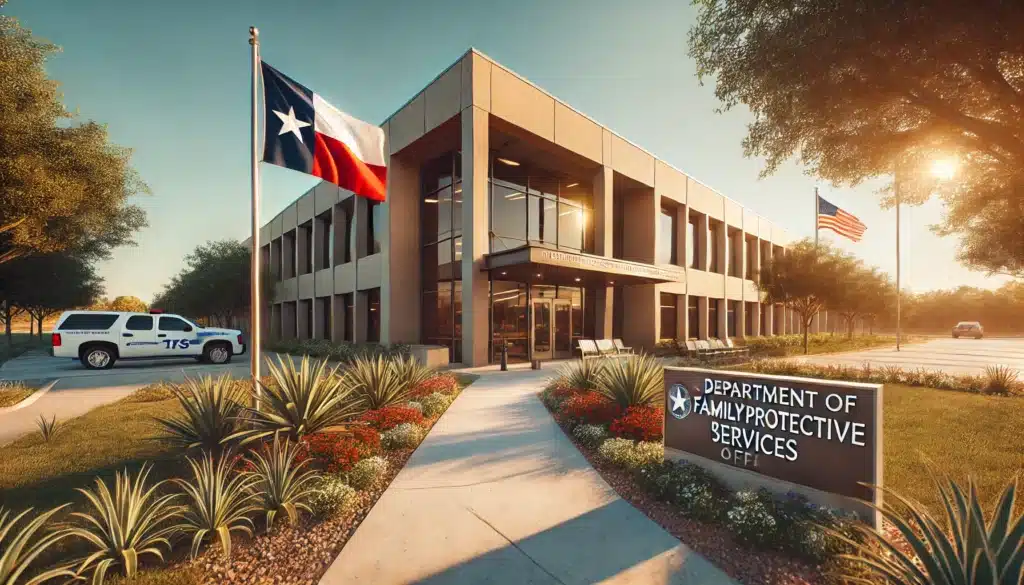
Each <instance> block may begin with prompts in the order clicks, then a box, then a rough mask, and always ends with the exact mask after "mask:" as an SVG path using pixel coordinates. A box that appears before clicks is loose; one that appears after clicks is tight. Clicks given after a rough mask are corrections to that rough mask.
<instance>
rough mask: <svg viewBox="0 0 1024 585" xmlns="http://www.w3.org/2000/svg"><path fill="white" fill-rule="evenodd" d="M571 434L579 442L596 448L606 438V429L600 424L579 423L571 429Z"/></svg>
mask: <svg viewBox="0 0 1024 585" xmlns="http://www.w3.org/2000/svg"><path fill="white" fill-rule="evenodd" d="M572 435H573V436H574V437H576V439H577V440H579V442H580V443H582V444H584V445H586V446H587V447H590V448H591V449H596V448H598V447H600V446H601V443H604V441H605V439H607V438H608V429H606V428H604V427H602V426H600V425H579V426H577V427H576V428H574V429H573V430H572Z"/></svg>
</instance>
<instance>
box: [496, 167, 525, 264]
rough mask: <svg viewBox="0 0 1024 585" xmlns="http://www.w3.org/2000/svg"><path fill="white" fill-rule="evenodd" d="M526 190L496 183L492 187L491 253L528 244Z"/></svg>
mask: <svg viewBox="0 0 1024 585" xmlns="http://www.w3.org/2000/svg"><path fill="white" fill-rule="evenodd" d="M524 191H525V188H519V187H517V186H516V185H512V184H505V183H501V182H498V181H495V182H494V183H493V184H492V185H491V232H492V234H493V235H492V237H491V252H492V253H494V252H501V251H502V250H511V249H513V248H518V247H519V246H522V245H523V244H524V243H526V193H524Z"/></svg>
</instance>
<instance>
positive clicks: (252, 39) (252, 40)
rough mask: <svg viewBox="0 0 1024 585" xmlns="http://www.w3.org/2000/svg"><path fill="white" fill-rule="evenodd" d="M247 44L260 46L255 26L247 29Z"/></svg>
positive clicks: (258, 33)
mask: <svg viewBox="0 0 1024 585" xmlns="http://www.w3.org/2000/svg"><path fill="white" fill-rule="evenodd" d="M249 44H250V45H258V44H260V29H258V28H256V27H255V26H250V27H249Z"/></svg>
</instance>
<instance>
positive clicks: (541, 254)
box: [486, 246, 686, 287]
mask: <svg viewBox="0 0 1024 585" xmlns="http://www.w3.org/2000/svg"><path fill="white" fill-rule="evenodd" d="M486 270H488V271H490V273H491V277H492V278H493V279H494V280H511V281H515V282H525V283H530V284H550V285H559V286H588V287H589V286H597V287H603V286H620V285H625V286H628V285H631V284H634V285H635V284H658V283H661V282H683V281H684V280H686V271H685V270H684V269H683V268H674V267H673V268H669V267H664V266H655V265H653V264H644V263H642V262H630V261H628V260H619V259H616V258H606V257H604V256H594V255H592V254H580V253H578V252H566V251H564V250H552V249H550V248H543V247H540V246H523V247H521V248H516V249H514V250H507V251H503V252H498V253H497V254H490V255H488V256H487V264H486Z"/></svg>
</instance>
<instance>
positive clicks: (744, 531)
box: [725, 490, 782, 548]
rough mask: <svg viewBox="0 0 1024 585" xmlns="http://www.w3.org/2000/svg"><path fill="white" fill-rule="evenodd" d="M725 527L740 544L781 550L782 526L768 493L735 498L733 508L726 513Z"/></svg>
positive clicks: (738, 493) (747, 492)
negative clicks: (779, 548) (780, 536)
mask: <svg viewBox="0 0 1024 585" xmlns="http://www.w3.org/2000/svg"><path fill="white" fill-rule="evenodd" d="M725 525H726V527H727V528H728V529H729V531H730V532H732V533H733V535H734V536H735V537H736V539H737V540H738V541H740V542H745V543H748V544H754V545H758V546H764V547H768V548H777V547H778V544H779V534H780V530H781V528H782V526H781V523H780V521H779V518H778V514H777V512H776V509H775V500H774V498H773V497H772V495H771V493H769V492H768V491H767V490H758V491H756V492H753V491H741V492H736V493H735V494H733V504H732V506H730V508H729V511H728V512H726V513H725Z"/></svg>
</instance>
